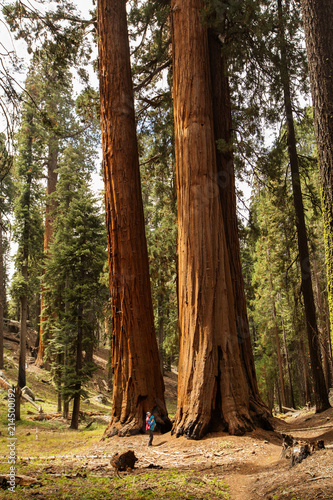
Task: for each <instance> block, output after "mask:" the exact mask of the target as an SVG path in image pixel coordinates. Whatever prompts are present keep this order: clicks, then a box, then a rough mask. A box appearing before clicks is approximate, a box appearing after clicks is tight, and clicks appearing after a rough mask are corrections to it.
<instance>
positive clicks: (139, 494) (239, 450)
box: [0, 333, 333, 500]
mask: <svg viewBox="0 0 333 500" xmlns="http://www.w3.org/2000/svg"><path fill="white" fill-rule="evenodd" d="M6 337H7V339H6V341H5V369H4V370H3V373H4V375H5V376H6V377H7V378H8V380H9V381H10V383H14V384H16V378H17V347H18V344H17V342H16V341H15V340H11V337H12V338H13V339H14V337H15V334H8V333H7V334H6ZM106 356H107V351H106V350H104V349H100V350H98V352H97V354H96V357H95V362H96V363H97V364H98V365H99V369H98V371H97V372H96V373H95V376H94V379H93V381H92V382H91V384H90V385H89V387H88V393H89V401H86V402H85V403H82V412H81V421H80V427H79V430H78V431H74V430H70V429H69V422H68V421H65V420H64V419H63V418H62V417H61V415H59V414H57V413H56V406H55V393H54V389H53V387H52V385H51V384H50V383H49V380H50V374H49V372H47V371H46V370H43V369H39V368H36V367H35V366H34V365H33V364H32V363H31V364H29V365H28V370H27V385H28V386H29V387H30V388H31V389H32V390H33V391H34V393H35V395H36V396H38V397H39V398H40V399H42V400H43V401H40V402H37V404H41V405H42V407H43V412H44V413H45V414H47V415H48V419H46V420H43V421H39V420H36V418H38V415H39V413H38V410H37V409H36V408H35V407H33V406H31V404H30V403H28V402H26V403H24V404H22V410H21V420H20V421H18V422H16V424H15V425H16V426H15V438H16V440H15V453H16V459H15V465H14V466H15V474H16V485H15V495H16V498H17V499H19V500H21V499H22V500H24V499H36V500H43V499H54V500H55V499H71V500H76V499H80V500H93V499H96V500H102V499H114V500H118V499H127V500H136V499H144V500H146V499H147V500H150V499H162V500H164V499H165V500H172V499H174V500H183V499H184V500H185V499H187V500H190V499H196V500H200V499H208V500H215V499H229V500H257V499H266V500H268V499H271V500H273V499H277V500H282V499H283V500H287V499H288V500H315V499H316V500H317V499H331V500H333V408H332V409H329V410H327V411H326V412H323V413H320V414H315V413H314V410H313V409H312V410H309V411H307V410H300V411H297V412H293V413H289V414H287V415H283V416H281V417H280V418H275V419H274V426H275V431H274V432H268V431H263V430H260V429H257V430H255V431H253V432H251V433H248V434H246V435H244V436H241V437H240V436H230V435H228V434H226V433H222V432H221V433H214V434H209V435H208V436H206V437H205V438H204V439H202V440H200V441H192V440H188V439H186V438H184V437H180V438H176V437H174V436H171V434H170V433H168V434H163V435H161V434H158V433H156V434H155V435H154V440H153V446H152V447H148V446H147V443H148V436H147V435H138V436H132V437H127V438H119V437H117V436H115V437H113V438H110V439H106V440H104V441H102V440H101V438H102V436H103V432H104V430H105V428H106V425H107V423H108V420H109V415H110V400H111V397H110V393H109V392H108V391H107V387H106V384H105V380H106V379H105V376H106ZM165 384H166V400H167V405H168V410H169V413H170V415H171V416H172V415H173V414H174V411H175V407H176V395H177V375H176V374H175V373H172V372H170V373H167V374H166V376H165ZM0 389H1V388H0ZM98 394H99V395H101V394H102V395H104V396H105V397H106V398H107V400H106V401H105V402H106V403H107V404H102V403H101V402H99V400H98V399H96V396H97V395H98ZM6 398H7V391H5V390H2V391H1V392H0V498H11V496H12V495H13V493H12V492H11V491H9V490H8V484H7V486H4V485H3V488H2V489H1V478H2V477H6V478H7V480H8V479H9V478H8V475H9V473H10V464H9V457H10V451H9V450H10V448H9V447H8V444H9V443H12V442H13V441H10V438H9V435H8V423H7V417H6V414H7V407H8V399H6ZM282 433H285V434H288V435H291V436H293V437H294V438H296V439H300V440H304V441H307V442H312V441H314V440H319V439H323V440H324V443H325V449H323V450H319V451H315V452H313V453H312V454H311V455H310V456H308V457H307V458H306V459H304V460H303V461H302V462H301V463H299V464H296V465H294V466H293V467H290V461H289V460H288V459H285V458H284V459H280V455H281V451H282V446H281V444H282ZM127 450H133V451H134V453H135V455H136V457H137V459H138V461H137V462H136V466H135V468H134V469H133V470H132V471H130V472H120V473H119V476H118V475H117V474H116V472H115V470H114V468H113V467H112V466H111V465H110V459H111V457H112V456H113V454H114V453H116V452H118V453H122V452H125V451H127Z"/></svg>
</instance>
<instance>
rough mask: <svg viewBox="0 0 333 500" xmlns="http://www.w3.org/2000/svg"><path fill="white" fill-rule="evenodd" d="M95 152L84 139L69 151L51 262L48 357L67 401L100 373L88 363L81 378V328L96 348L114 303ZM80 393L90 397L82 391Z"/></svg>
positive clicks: (48, 266)
mask: <svg viewBox="0 0 333 500" xmlns="http://www.w3.org/2000/svg"><path fill="white" fill-rule="evenodd" d="M91 153H92V152H91V150H90V148H89V147H88V148H87V146H86V145H85V143H84V141H82V140H81V141H78V142H77V144H69V145H68V147H67V149H66V150H65V151H64V155H63V160H62V162H61V164H60V167H59V181H58V185H57V190H56V194H55V201H56V205H57V207H56V209H55V213H54V214H53V217H54V226H53V230H54V234H53V239H52V243H51V246H50V252H49V255H48V256H47V258H46V262H45V275H44V292H45V293H44V299H45V313H44V314H45V318H46V320H45V322H44V332H45V344H46V357H47V358H48V359H50V360H51V361H50V362H51V371H52V374H53V377H54V379H55V382H56V385H57V388H58V391H60V392H61V394H62V395H63V396H64V398H65V399H69V398H71V397H73V396H74V394H75V391H76V390H77V389H76V388H75V386H76V384H77V383H78V382H79V383H82V384H83V383H84V382H85V381H86V380H87V378H88V377H89V376H90V375H91V374H92V372H93V370H94V365H93V364H92V363H89V362H87V363H84V365H83V367H82V369H81V370H80V373H77V371H76V367H75V359H76V353H77V337H78V328H82V331H83V348H84V349H85V350H88V349H91V348H92V346H93V344H94V332H95V331H96V329H97V326H98V320H99V319H100V318H101V317H103V313H104V308H105V303H106V302H107V300H108V289H107V287H106V286H105V285H103V284H102V283H101V274H102V272H103V267H104V264H105V260H106V258H107V254H106V234H105V227H104V226H105V223H104V216H103V214H100V212H99V203H97V200H96V199H95V198H94V197H93V194H92V192H91V191H90V188H89V184H88V181H89V170H88V171H87V168H86V167H89V162H90V161H91V157H92V156H93V155H92V154H91ZM79 390H80V393H81V394H84V390H83V388H82V387H80V389H79Z"/></svg>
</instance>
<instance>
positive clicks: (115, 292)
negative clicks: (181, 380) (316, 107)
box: [97, 0, 171, 436]
mask: <svg viewBox="0 0 333 500" xmlns="http://www.w3.org/2000/svg"><path fill="white" fill-rule="evenodd" d="M97 19H98V21H97V25H98V36H99V44H98V47H99V78H100V95H101V128H102V141H103V172H104V182H105V191H106V192H105V204H106V224H107V235H108V248H109V274H110V289H111V307H112V318H113V343H112V345H113V359H112V363H113V370H114V382H113V407H112V416H111V421H110V423H109V425H108V427H107V429H106V435H107V436H111V435H113V434H118V435H126V434H133V433H137V432H140V431H142V430H143V428H144V417H145V412H146V411H148V410H150V411H152V412H153V413H154V415H155V418H156V417H157V418H156V420H157V422H158V423H160V424H161V426H162V427H164V430H170V428H171V424H170V421H169V419H168V416H167V411H166V406H165V402H164V383H163V378H162V375H161V372H160V367H159V356H158V348H157V341H156V336H155V331H154V320H153V309H152V301H151V291H150V278H149V268H148V254H147V245H146V237H145V227H144V214H143V205H142V197H141V186H140V174H139V159H138V148H137V139H136V126H135V117H134V99H133V90H132V78H131V69H130V53H129V44H128V34H127V22H126V2H125V1H124V0H99V1H98V2H97Z"/></svg>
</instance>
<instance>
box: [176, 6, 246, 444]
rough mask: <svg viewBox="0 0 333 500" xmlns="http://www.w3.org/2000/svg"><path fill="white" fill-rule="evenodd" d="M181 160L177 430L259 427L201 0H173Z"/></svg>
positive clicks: (194, 434)
mask: <svg viewBox="0 0 333 500" xmlns="http://www.w3.org/2000/svg"><path fill="white" fill-rule="evenodd" d="M171 7H172V42H173V69H174V80H173V99H174V116H175V148H176V164H177V199H178V230H179V236H178V252H179V329H180V353H179V373H178V407H177V414H176V417H175V423H174V427H173V432H175V433H176V435H177V436H179V435H182V434H184V435H186V436H188V437H190V438H193V439H199V438H201V437H202V436H203V435H204V434H205V433H206V432H207V431H208V430H213V429H214V428H216V427H217V426H218V425H221V424H222V425H223V427H224V428H225V429H228V430H229V432H230V433H232V434H241V433H244V432H245V431H246V430H250V429H251V428H252V424H251V419H250V415H249V396H248V388H247V384H246V378H245V374H244V371H243V367H242V364H241V358H240V352H239V346H238V340H237V329H236V318H235V312H234V300H233V288H232V282H231V276H230V268H229V260H228V252H227V247H226V240H225V234H224V227H223V226H224V225H223V218H222V210H221V204H220V197H219V189H218V183H217V170H216V153H215V139H214V125H213V110H212V101H211V81H210V75H209V52H208V39H207V31H206V30H205V29H203V28H202V26H201V22H200V10H201V9H202V7H203V3H202V1H201V0H184V1H183V2H181V3H180V2H177V1H175V0H173V1H172V2H171Z"/></svg>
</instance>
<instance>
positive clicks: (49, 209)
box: [35, 137, 59, 367]
mask: <svg viewBox="0 0 333 500" xmlns="http://www.w3.org/2000/svg"><path fill="white" fill-rule="evenodd" d="M58 152H59V139H58V138H57V137H51V138H50V140H49V157H48V162H47V187H46V197H47V201H46V208H45V232H44V255H45V256H46V257H47V255H48V254H49V248H50V243H51V240H52V235H53V227H52V225H53V219H54V215H53V211H54V209H55V207H56V202H55V200H53V199H52V198H51V195H52V194H53V193H54V192H55V190H56V188H57V181H58V173H57V172H56V169H57V166H58ZM43 273H44V271H43ZM43 289H44V286H42V298H41V305H40V326H39V345H38V354H37V358H36V361H35V365H36V366H39V367H42V366H43V362H44V361H43V358H44V343H43V332H44V327H43V322H44V321H45V320H46V319H47V318H46V317H45V315H44V299H43V295H44V293H43Z"/></svg>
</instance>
